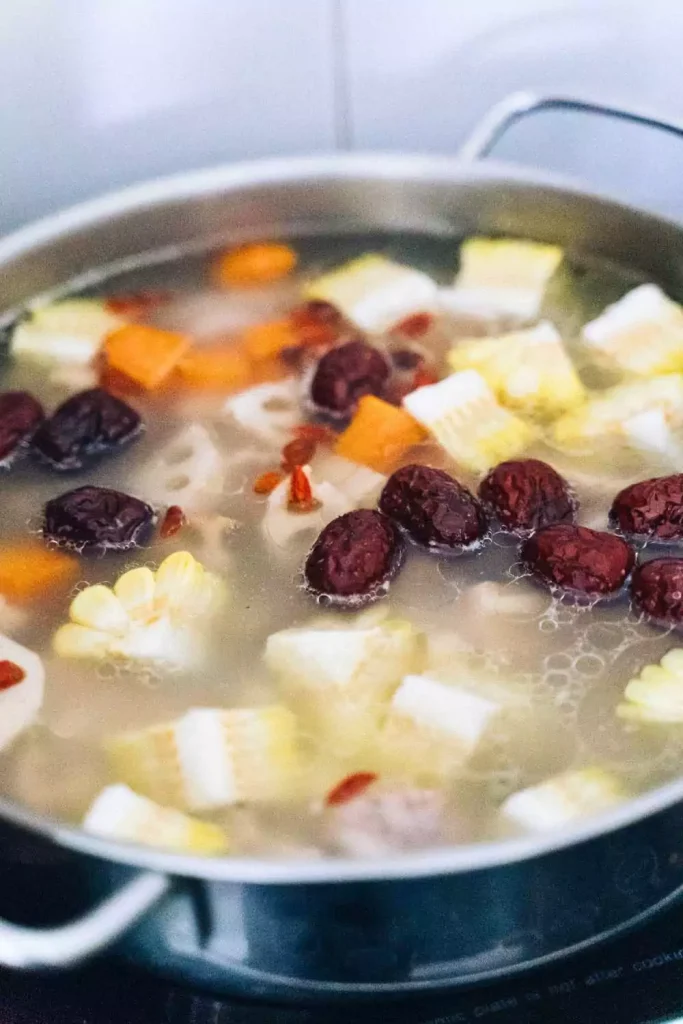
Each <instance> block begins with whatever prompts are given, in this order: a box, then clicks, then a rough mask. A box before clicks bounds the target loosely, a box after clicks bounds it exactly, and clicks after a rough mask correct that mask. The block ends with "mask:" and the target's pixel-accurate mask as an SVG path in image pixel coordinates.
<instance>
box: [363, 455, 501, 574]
mask: <svg viewBox="0 0 683 1024" xmlns="http://www.w3.org/2000/svg"><path fill="white" fill-rule="evenodd" d="M379 508H380V511H382V512H384V514H385V515H387V516H389V517H390V518H391V519H393V520H394V522H395V523H397V524H398V525H399V526H400V527H401V529H402V530H404V531H405V532H406V534H407V535H408V537H410V539H411V540H412V541H413V542H414V543H415V544H419V545H420V546H421V547H424V548H426V549H427V550H428V551H431V552H433V553H435V554H439V555H443V554H450V555H454V554H460V553H461V552H462V551H465V550H467V549H468V548H472V547H473V546H475V545H478V544H480V543H481V541H482V540H483V538H484V537H485V536H486V533H487V531H488V520H487V517H486V513H485V512H484V509H483V508H482V506H481V504H480V502H479V501H477V499H476V498H475V497H474V495H473V494H472V493H471V492H470V491H469V490H468V489H467V488H466V487H463V485H462V484H460V483H458V481H457V480H454V479H453V477H452V476H449V474H448V473H445V472H444V471H443V470H442V469H432V467H431V466H420V465H410V466H403V467H402V468H401V469H397V470H396V472H395V473H393V474H392V476H390V477H389V480H388V481H387V483H386V484H385V486H384V490H383V491H382V494H381V496H380V499H379Z"/></svg>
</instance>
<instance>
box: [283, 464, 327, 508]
mask: <svg viewBox="0 0 683 1024" xmlns="http://www.w3.org/2000/svg"><path fill="white" fill-rule="evenodd" d="M320 505H321V502H319V501H318V499H317V498H314V497H313V488H312V487H311V481H310V480H309V479H308V477H307V476H306V473H305V472H304V471H303V469H302V467H301V466H294V467H293V469H292V476H291V480H290V483H289V500H288V502H287V508H288V510H289V511H290V512H315V510H316V509H318V508H320Z"/></svg>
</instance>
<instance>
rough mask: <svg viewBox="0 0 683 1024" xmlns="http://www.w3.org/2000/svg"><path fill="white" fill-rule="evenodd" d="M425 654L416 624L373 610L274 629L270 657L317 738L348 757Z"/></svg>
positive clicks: (267, 653)
mask: <svg viewBox="0 0 683 1024" xmlns="http://www.w3.org/2000/svg"><path fill="white" fill-rule="evenodd" d="M423 653H424V652H423V637H422V635H421V634H420V633H419V632H418V631H417V630H416V629H414V627H413V626H412V625H411V623H409V622H407V621H405V620H403V619H392V618H385V619H383V620H377V618H376V617H375V616H370V617H368V615H367V613H366V614H363V615H360V616H358V617H357V619H356V620H354V621H353V622H352V623H351V624H350V625H344V626H339V625H337V624H336V623H329V622H328V620H327V619H325V618H322V619H321V621H320V625H318V624H317V622H315V621H314V623H313V624H312V625H311V626H309V627H302V628H297V629H284V630H282V631H280V632H279V633H273V634H272V635H271V636H269V637H268V641H267V643H266V650H265V655H264V657H265V662H266V665H267V666H268V668H269V669H270V671H271V672H272V673H273V675H274V676H275V677H276V679H277V682H278V684H279V686H280V689H281V691H282V693H283V695H284V696H285V697H286V699H287V700H288V701H289V702H290V703H291V704H292V706H293V707H294V708H295V710H296V712H297V715H299V716H300V717H301V719H302V721H303V723H304V724H305V726H306V728H307V730H308V731H309V732H310V734H311V736H312V737H313V738H314V739H317V740H320V742H322V743H324V744H329V745H330V748H331V749H332V750H333V751H334V753H335V755H336V756H340V757H345V756H347V755H349V754H352V753H355V752H356V751H357V750H359V749H360V748H361V747H362V746H363V744H364V743H365V742H366V741H367V739H368V738H369V737H372V736H373V735H374V730H375V729H376V728H377V727H378V724H379V722H380V720H381V717H382V715H383V713H384V712H385V710H386V707H387V702H388V700H389V698H390V697H391V694H392V692H393V690H394V689H395V688H396V687H397V686H398V684H399V682H400V680H401V678H402V676H404V675H405V674H406V673H408V672H412V671H416V670H418V669H419V667H420V663H421V658H422V656H423Z"/></svg>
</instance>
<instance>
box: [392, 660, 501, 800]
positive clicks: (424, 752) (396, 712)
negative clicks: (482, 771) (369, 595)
mask: <svg viewBox="0 0 683 1024" xmlns="http://www.w3.org/2000/svg"><path fill="white" fill-rule="evenodd" d="M451 667H452V666H451ZM519 707H520V701H519V698H518V697H517V695H516V694H515V693H514V691H512V690H510V691H508V690H506V689H505V688H504V687H502V686H500V685H498V684H496V683H493V682H491V681H490V680H481V679H476V680H475V679H474V678H473V677H472V678H468V677H467V673H466V672H465V671H460V672H459V673H458V674H457V677H456V676H455V675H454V676H453V678H448V676H447V675H446V674H443V675H442V674H439V675H436V674H430V675H407V676H406V677H405V678H404V679H403V681H402V683H401V685H400V686H399V687H398V689H397V690H396V692H395V693H394V695H393V697H392V699H391V703H390V705H389V710H388V713H387V717H386V721H385V725H384V730H383V737H382V745H383V748H384V749H385V751H386V755H385V756H386V758H387V762H388V764H389V765H390V766H391V767H393V769H394V770H396V771H399V772H400V773H406V772H407V773H408V774H409V775H410V776H411V778H416V779H417V780H418V781H420V782H421V783H422V782H425V783H430V784H431V783H433V782H434V781H435V780H438V779H440V778H443V777H445V776H448V775H449V774H452V773H453V772H454V771H455V770H457V769H458V768H459V767H460V766H461V765H462V764H464V763H465V762H466V761H467V760H469V759H470V758H471V757H472V756H473V755H474V754H475V753H476V752H477V751H478V750H479V748H480V747H481V746H482V745H483V744H484V742H485V740H486V738H487V736H488V735H490V733H491V729H492V728H493V727H494V726H495V725H496V724H497V723H500V720H501V718H502V717H503V716H507V715H509V713H510V712H512V711H513V710H515V711H518V710H519Z"/></svg>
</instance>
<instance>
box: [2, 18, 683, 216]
mask: <svg viewBox="0 0 683 1024" xmlns="http://www.w3.org/2000/svg"><path fill="white" fill-rule="evenodd" d="M682 52H683V3H682V2H681V0H476V2H475V3H472V2H471V0H0V97H1V99H0V230H7V229H10V228H11V227H13V226H16V225H18V224H20V223H22V222H25V221H27V220H29V219H31V218H33V217H35V216H39V215H41V214H43V213H45V212H48V211H50V210H53V209H56V208H58V207H60V206H64V205H66V204H69V203H72V202H75V201H77V200H79V199H82V198H85V197H87V196H90V195H93V194H95V193H98V192H102V191H105V190H108V189H112V188H116V187H118V186H120V185H122V184H126V183H129V182H132V181H138V180H141V179H143V178H147V177H150V176H153V175H158V174H164V173H167V172H169V171H175V170H183V169H187V168H192V167H199V166H202V165H207V164H215V163H218V162H221V161H224V160H234V159H239V158H243V157H252V156H264V155H268V154H274V153H278V154H282V153H302V152H310V151H320V150H327V151H329V150H331V149H334V148H354V149H372V148H385V149H386V148H390V149H406V150H408V149H411V150H415V149H420V150H428V151H442V152H444V151H445V152H453V151H454V150H455V149H456V148H457V146H458V144H459V143H460V142H461V141H462V139H463V137H464V135H465V133H466V131H467V129H468V128H469V127H470V126H471V125H472V124H473V123H474V121H475V120H476V118H477V117H478V116H480V115H481V113H482V112H483V111H484V110H485V109H486V108H487V107H488V106H489V105H490V104H491V103H492V102H494V101H495V100H497V99H499V98H501V97H502V96H503V95H505V93H507V92H509V91H511V90H514V89H519V88H536V89H541V90H550V91H553V92H557V91H566V92H577V91H578V92H581V93H583V94H586V95H593V96H595V97H597V98H600V99H603V100H612V101H617V102H622V103H626V104H629V103H630V104H638V105H641V106H642V105H648V106H651V107H654V108H656V109H657V110H658V111H659V112H661V113H664V114H668V115H669V116H680V117H681V118H683V88H682V86H683V64H682V62H681V53H682ZM500 155H501V156H505V157H507V158H514V159H523V160H526V161H528V162H532V163H533V162H536V163H542V164H545V165H546V166H551V167H554V168H556V169H559V170H563V171H569V172H571V173H574V174H578V175H580V176H582V177H584V178H585V179H586V180H588V181H590V182H591V183H593V184H597V185H599V186H601V187H606V188H609V189H611V190H612V191H613V192H616V193H618V194H620V195H622V196H623V197H625V198H630V199H632V200H634V201H636V202H638V203H640V204H641V205H646V206H649V207H652V208H655V209H659V210H663V211H665V212H671V213H673V214H677V215H679V216H681V217H683V174H682V173H681V168H682V167H683V142H681V143H680V144H679V143H677V141H676V140H672V139H669V138H659V137H657V136H656V135H654V134H650V133H648V132H647V131H646V130H644V129H634V128H625V127H623V126H621V125H609V124H606V125H602V124H599V123H597V122H596V121H595V120H594V119H589V120H588V121H586V122H582V121H581V120H580V119H578V118H576V117H574V116H569V115H563V116H560V117H557V116H555V117H554V118H553V117H551V115H543V116H542V117H539V118H538V119H537V120H536V121H535V122H534V123H533V124H532V123H529V124H525V125H523V126H520V127H519V128H518V129H516V130H515V133H514V135H511V136H510V137H509V140H507V141H506V142H505V143H504V144H503V145H502V146H501V149H500Z"/></svg>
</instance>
